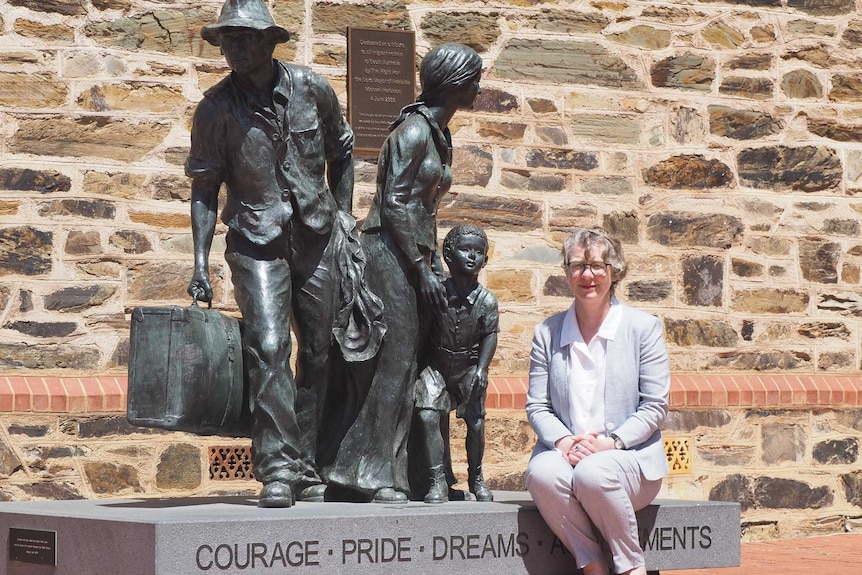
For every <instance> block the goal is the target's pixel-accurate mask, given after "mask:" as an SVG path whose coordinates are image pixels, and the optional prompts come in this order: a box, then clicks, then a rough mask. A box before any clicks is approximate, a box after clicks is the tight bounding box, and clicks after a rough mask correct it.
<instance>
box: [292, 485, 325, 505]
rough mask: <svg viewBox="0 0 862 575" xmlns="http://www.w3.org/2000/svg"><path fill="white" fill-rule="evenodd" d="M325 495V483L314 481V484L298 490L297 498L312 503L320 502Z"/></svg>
mask: <svg viewBox="0 0 862 575" xmlns="http://www.w3.org/2000/svg"><path fill="white" fill-rule="evenodd" d="M325 496H326V484H325V483H315V484H314V485H309V486H307V487H304V488H303V489H302V490H301V491H300V492H299V498H298V499H299V500H300V501H308V502H312V503H320V502H321V501H324V500H325Z"/></svg>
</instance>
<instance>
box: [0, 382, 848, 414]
mask: <svg viewBox="0 0 862 575" xmlns="http://www.w3.org/2000/svg"><path fill="white" fill-rule="evenodd" d="M127 384H128V380H127V378H126V376H125V375H102V376H87V377H70V376H44V377H43V376H36V375H25V376H22V375H5V376H3V375H0V412H34V413H103V412H122V411H125V409H126V393H127V392H126V390H127ZM527 387H528V378H527V377H526V376H518V375H512V376H497V377H492V378H491V381H490V383H489V385H488V401H487V407H488V408H489V409H523V407H524V403H525V402H526V399H527ZM860 404H862V376H851V375H813V374H787V375H781V374H754V375H752V374H733V375H730V374H722V375H714V374H708V375H707V374H699V373H689V374H674V375H673V376H672V377H671V390H670V406H671V408H673V409H684V408H692V409H694V408H700V409H704V408H725V407H749V408H752V407H753V408H761V407H762V408H770V407H781V408H784V409H786V408H793V407H799V408H803V407H812V406H823V407H830V406H831V407H835V406H841V407H856V406H859V405H860Z"/></svg>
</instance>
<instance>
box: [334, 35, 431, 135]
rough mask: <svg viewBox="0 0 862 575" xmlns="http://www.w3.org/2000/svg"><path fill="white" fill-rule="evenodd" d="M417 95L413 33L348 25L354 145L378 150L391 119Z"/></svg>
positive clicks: (349, 115) (350, 118) (349, 97)
mask: <svg viewBox="0 0 862 575" xmlns="http://www.w3.org/2000/svg"><path fill="white" fill-rule="evenodd" d="M415 97H416V37H415V35H414V33H413V32H410V31H404V30H373V29H364V28H348V30H347V119H348V121H349V122H350V126H351V127H352V128H353V133H354V134H355V136H356V142H355V144H354V149H356V150H360V151H367V152H378V151H380V147H381V146H382V145H383V142H384V141H385V140H386V136H388V135H389V124H391V123H392V122H393V121H394V120H395V118H397V117H398V112H400V111H401V108H403V107H404V106H406V105H407V104H410V103H411V102H413V99H414V98H415Z"/></svg>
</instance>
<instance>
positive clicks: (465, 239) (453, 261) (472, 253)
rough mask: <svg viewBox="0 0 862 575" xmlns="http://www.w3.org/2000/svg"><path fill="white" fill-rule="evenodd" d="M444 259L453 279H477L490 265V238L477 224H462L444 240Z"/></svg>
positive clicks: (450, 231) (452, 230) (453, 229)
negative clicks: (469, 277)
mask: <svg viewBox="0 0 862 575" xmlns="http://www.w3.org/2000/svg"><path fill="white" fill-rule="evenodd" d="M443 259H444V260H445V261H446V265H448V266H449V272H450V273H451V274H452V277H464V276H472V277H474V278H475V277H477V276H478V275H479V272H480V271H481V270H482V268H483V267H485V264H487V263H488V236H487V235H485V231H484V230H483V229H482V228H480V227H479V226H477V225H475V224H460V225H457V226H455V227H454V228H452V229H451V230H449V233H448V234H446V238H445V239H444V240H443Z"/></svg>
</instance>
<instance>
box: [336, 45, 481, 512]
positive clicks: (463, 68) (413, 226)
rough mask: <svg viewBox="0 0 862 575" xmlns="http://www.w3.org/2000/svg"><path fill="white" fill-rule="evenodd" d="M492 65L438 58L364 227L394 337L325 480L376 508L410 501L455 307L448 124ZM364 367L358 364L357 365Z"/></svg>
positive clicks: (358, 395) (440, 50) (430, 63)
mask: <svg viewBox="0 0 862 575" xmlns="http://www.w3.org/2000/svg"><path fill="white" fill-rule="evenodd" d="M481 74H482V59H481V58H480V57H479V55H478V54H477V53H476V52H475V51H474V50H472V49H470V48H468V47H467V46H463V45H461V44H444V45H441V46H438V47H436V48H434V49H433V50H431V51H430V52H428V54H427V55H426V56H425V58H423V60H422V64H421V66H420V69H419V79H420V82H421V86H422V93H421V94H420V95H419V98H418V99H417V100H416V102H415V103H413V104H410V105H409V106H406V107H405V108H404V109H403V110H402V111H401V114H400V115H399V117H398V119H396V120H395V122H394V123H393V124H392V126H391V133H390V134H389V137H388V138H387V139H386V142H385V143H384V144H383V148H382V149H381V151H380V158H379V161H378V166H377V193H376V195H375V197H374V201H373V203H372V206H371V209H370V211H369V213H368V217H367V219H366V221H365V224H364V226H363V229H362V237H361V241H362V247H363V250H364V252H365V256H366V258H367V264H366V266H367V267H366V273H367V279H368V287H369V288H370V289H371V290H372V291H373V292H374V293H375V294H377V295H378V296H379V297H380V299H381V300H382V301H383V306H384V311H383V317H384V322H385V324H386V329H387V331H386V335H385V336H384V340H383V344H382V346H381V349H380V351H379V352H378V354H377V356H376V357H375V359H374V360H373V361H372V362H369V365H368V366H367V368H368V371H373V375H370V374H369V375H367V376H363V375H364V374H359V373H356V371H357V370H354V373H353V376H352V377H350V379H351V382H350V384H349V385H348V386H347V389H346V391H345V397H341V398H338V400H337V401H335V402H334V403H336V404H340V405H344V406H346V408H345V409H344V411H343V412H342V414H341V416H340V418H338V419H340V429H339V430H337V433H338V434H340V435H341V440H340V442H338V443H337V444H340V446H339V448H338V451H337V453H329V454H324V457H323V460H322V461H321V467H322V474H323V477H324V480H325V481H326V482H327V484H329V485H330V486H337V487H345V488H348V489H349V490H352V491H353V492H355V493H358V494H361V495H363V496H364V497H365V498H369V497H370V498H371V499H372V500H373V501H376V502H383V503H403V502H405V501H407V493H409V484H408V479H407V436H408V434H409V431H410V420H411V414H412V410H413V396H414V386H415V382H416V379H417V375H418V372H419V368H418V366H419V362H422V361H423V357H422V356H423V354H424V353H425V350H424V349H423V344H425V342H426V338H427V335H428V332H429V329H430V325H431V323H432V320H433V318H434V317H435V316H436V315H439V314H440V313H442V311H443V310H445V307H446V296H445V290H444V289H443V285H442V283H441V278H442V275H443V266H442V263H441V260H440V255H439V253H438V252H437V206H438V205H439V203H440V198H441V197H442V196H443V195H444V194H445V193H446V192H447V191H448V190H449V187H450V186H451V183H452V176H451V174H450V166H451V164H452V139H451V134H450V132H449V129H448V128H447V125H448V124H449V121H450V120H451V119H452V116H453V115H454V114H455V112H456V111H457V110H463V109H469V108H471V107H472V105H473V101H474V100H475V99H476V95H477V94H478V93H479V79H480V77H481ZM354 367H355V366H354Z"/></svg>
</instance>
